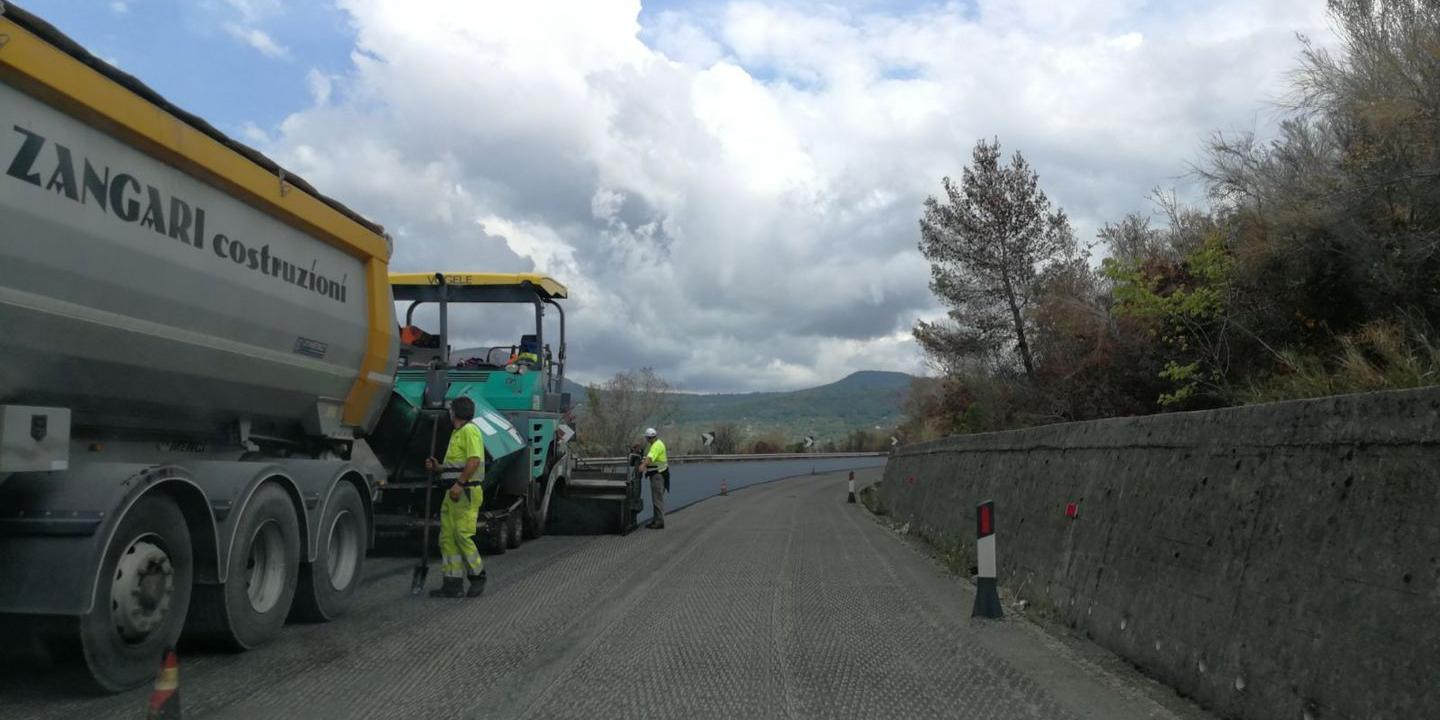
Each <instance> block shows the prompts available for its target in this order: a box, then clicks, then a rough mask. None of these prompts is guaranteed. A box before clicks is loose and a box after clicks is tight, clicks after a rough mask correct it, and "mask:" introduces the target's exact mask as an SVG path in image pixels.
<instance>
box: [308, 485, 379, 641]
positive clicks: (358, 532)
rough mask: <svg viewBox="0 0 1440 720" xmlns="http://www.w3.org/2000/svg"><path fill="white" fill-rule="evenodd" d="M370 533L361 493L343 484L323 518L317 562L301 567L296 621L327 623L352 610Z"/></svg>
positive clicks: (317, 549)
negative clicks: (350, 608)
mask: <svg viewBox="0 0 1440 720" xmlns="http://www.w3.org/2000/svg"><path fill="white" fill-rule="evenodd" d="M369 530H370V529H369V528H368V527H367V526H366V521H365V503H364V502H363V501H361V499H360V492H359V491H358V490H356V489H355V486H354V485H352V484H350V483H348V482H341V483H340V484H339V485H337V486H336V487H335V494H334V495H333V496H332V497H331V499H330V503H329V504H328V505H327V506H326V508H325V516H324V517H322V518H320V535H319V538H318V539H317V542H316V545H317V547H316V549H315V562H308V563H301V564H300V584H299V587H298V588H297V589H296V591H295V607H294V609H293V610H292V611H291V615H292V616H293V617H294V618H295V619H298V620H306V621H309V622H327V621H329V620H333V619H335V618H337V617H339V616H340V615H342V614H344V613H345V611H346V610H347V609H349V607H350V603H351V602H353V601H354V599H355V591H356V589H357V588H359V587H360V580H361V578H362V577H363V572H364V569H365V538H366V537H367V536H368V534H369Z"/></svg>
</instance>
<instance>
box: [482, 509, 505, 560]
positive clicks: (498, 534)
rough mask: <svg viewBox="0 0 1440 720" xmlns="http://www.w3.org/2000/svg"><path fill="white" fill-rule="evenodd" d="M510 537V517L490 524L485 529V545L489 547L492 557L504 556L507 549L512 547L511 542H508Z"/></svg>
mask: <svg viewBox="0 0 1440 720" xmlns="http://www.w3.org/2000/svg"><path fill="white" fill-rule="evenodd" d="M477 537H478V536H477ZM509 537H510V516H509V515H506V516H505V519H503V520H501V521H499V522H495V521H491V522H490V524H489V525H488V526H487V527H486V528H485V544H486V545H487V546H489V548H490V554H491V555H504V554H505V548H506V547H509V545H510V542H509V540H508V538H509Z"/></svg>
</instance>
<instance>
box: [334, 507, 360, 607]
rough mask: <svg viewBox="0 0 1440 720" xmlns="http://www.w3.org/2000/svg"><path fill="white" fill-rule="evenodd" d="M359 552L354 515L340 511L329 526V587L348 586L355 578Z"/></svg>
mask: <svg viewBox="0 0 1440 720" xmlns="http://www.w3.org/2000/svg"><path fill="white" fill-rule="evenodd" d="M359 554H360V530H359V528H357V527H356V520H355V516H354V515H353V514H351V513H350V512H349V511H348V510H347V511H344V512H341V513H340V514H339V515H336V516H335V522H334V523H333V524H331V526H330V541H329V552H327V553H326V570H327V571H328V573H329V575H330V586H331V587H333V588H335V589H336V590H344V589H345V588H347V587H350V583H351V582H352V581H353V580H354V579H355V566H356V563H357V561H358V560H359Z"/></svg>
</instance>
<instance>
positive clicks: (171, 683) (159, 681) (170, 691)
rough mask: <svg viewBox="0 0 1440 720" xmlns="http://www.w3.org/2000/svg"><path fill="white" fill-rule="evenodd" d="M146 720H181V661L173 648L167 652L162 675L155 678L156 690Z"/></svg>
mask: <svg viewBox="0 0 1440 720" xmlns="http://www.w3.org/2000/svg"><path fill="white" fill-rule="evenodd" d="M145 718H146V720H180V660H179V659H178V658H176V657H175V650H174V649H173V648H171V649H169V650H166V651H165V659H164V660H163V661H161V663H160V674H159V675H156V676H155V690H154V692H151V693H150V703H149V706H148V708H147V710H146V713H145Z"/></svg>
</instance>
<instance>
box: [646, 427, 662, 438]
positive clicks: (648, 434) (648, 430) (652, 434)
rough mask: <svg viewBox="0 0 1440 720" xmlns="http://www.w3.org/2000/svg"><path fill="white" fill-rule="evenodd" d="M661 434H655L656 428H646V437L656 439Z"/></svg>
mask: <svg viewBox="0 0 1440 720" xmlns="http://www.w3.org/2000/svg"><path fill="white" fill-rule="evenodd" d="M659 434H660V433H657V432H655V428H645V437H655V436H657V435H659Z"/></svg>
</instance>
